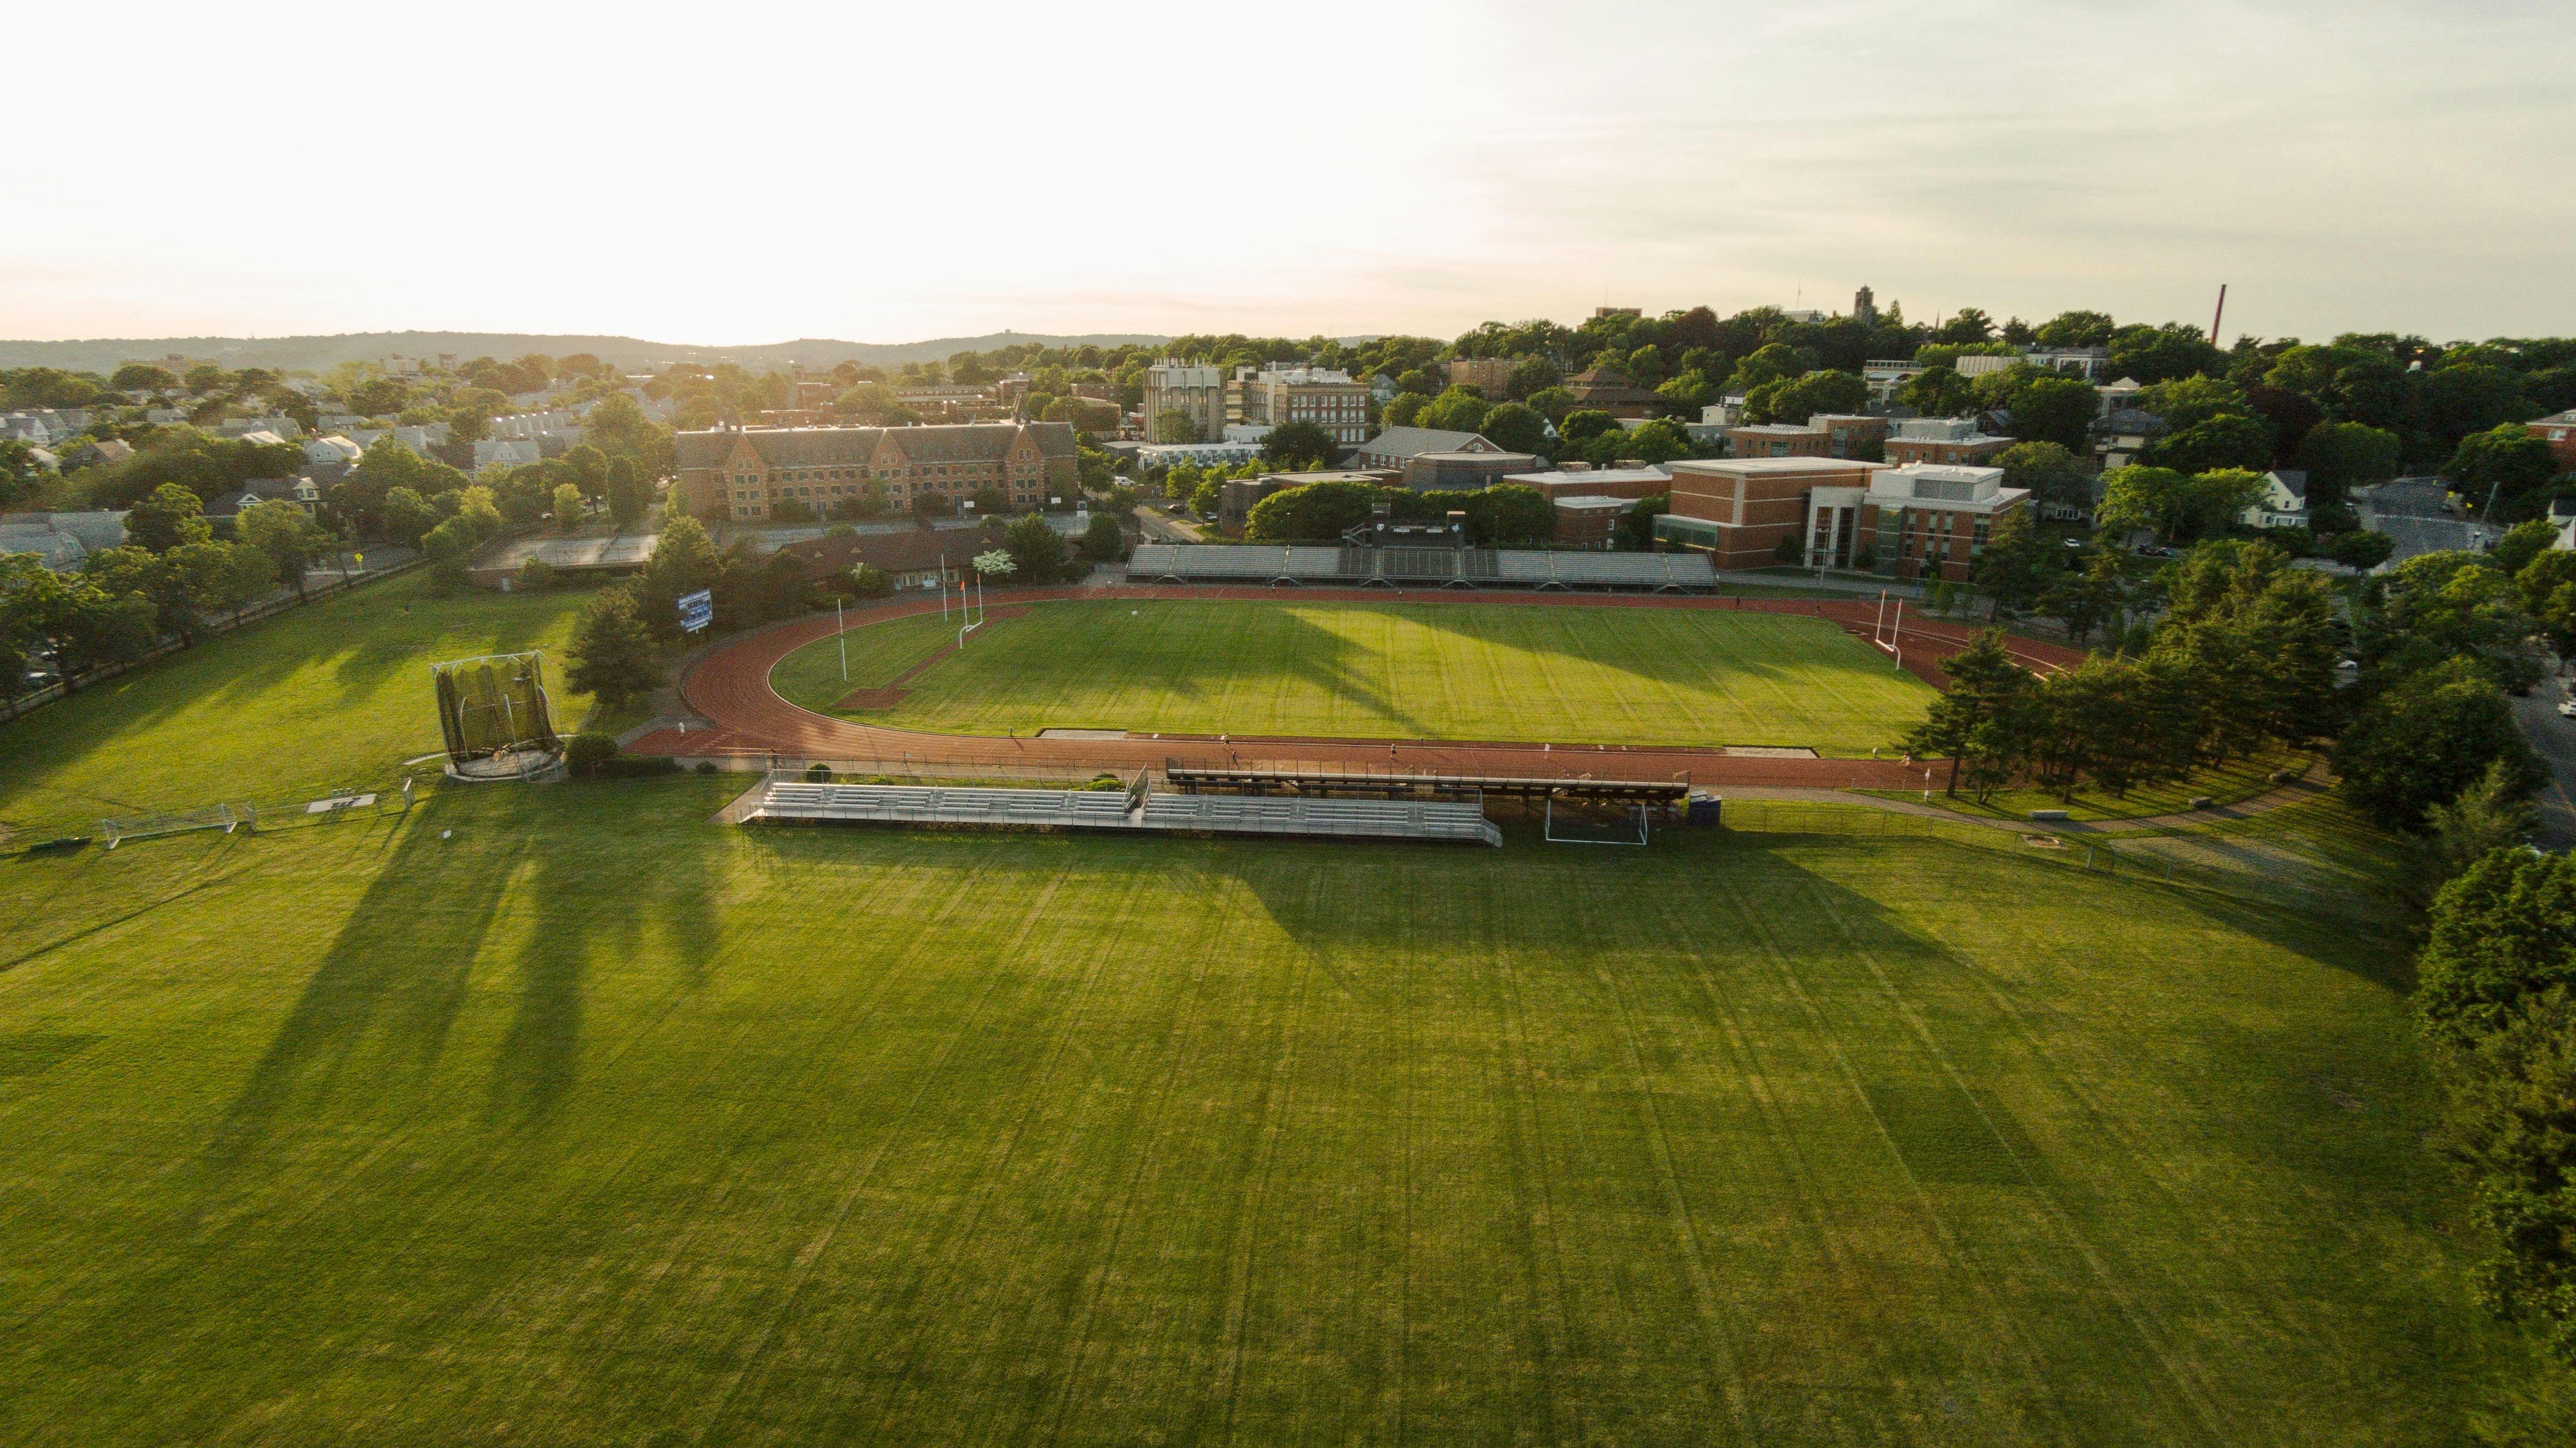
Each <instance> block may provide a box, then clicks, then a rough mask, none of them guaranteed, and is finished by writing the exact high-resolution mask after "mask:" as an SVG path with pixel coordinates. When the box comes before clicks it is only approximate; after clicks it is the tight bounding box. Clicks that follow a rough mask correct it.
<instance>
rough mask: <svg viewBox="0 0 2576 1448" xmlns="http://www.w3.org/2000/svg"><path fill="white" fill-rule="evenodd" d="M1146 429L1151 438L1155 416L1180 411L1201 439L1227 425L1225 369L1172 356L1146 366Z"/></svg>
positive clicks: (1219, 432)
mask: <svg viewBox="0 0 2576 1448" xmlns="http://www.w3.org/2000/svg"><path fill="white" fill-rule="evenodd" d="M1143 410H1144V414H1145V432H1146V437H1147V439H1148V440H1149V441H1150V440H1151V439H1152V436H1153V429H1154V423H1155V420H1156V419H1158V418H1160V417H1161V416H1162V415H1163V414H1164V413H1167V412H1177V413H1179V414H1181V415H1182V416H1183V417H1186V418H1188V419H1189V420H1190V424H1191V426H1193V427H1195V428H1197V429H1198V435H1199V436H1200V438H1202V439H1208V438H1214V437H1217V436H1219V435H1221V434H1222V433H1223V431H1224V429H1225V369H1224V368H1222V367H1202V366H1200V365H1198V364H1196V363H1191V362H1175V361H1172V360H1170V359H1169V358H1166V359H1164V360H1163V361H1160V362H1157V363H1155V364H1154V365H1153V366H1151V367H1148V368H1146V369H1145V406H1144V409H1143Z"/></svg>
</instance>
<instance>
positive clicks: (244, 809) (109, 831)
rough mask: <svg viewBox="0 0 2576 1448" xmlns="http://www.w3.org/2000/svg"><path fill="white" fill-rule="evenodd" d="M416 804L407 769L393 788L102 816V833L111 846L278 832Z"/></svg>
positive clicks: (403, 810)
mask: <svg viewBox="0 0 2576 1448" xmlns="http://www.w3.org/2000/svg"><path fill="white" fill-rule="evenodd" d="M411 807H412V781H411V778H410V776H408V775H406V776H405V777H404V778H403V781H402V782H401V783H400V784H398V785H394V786H391V787H389V788H384V789H335V790H333V791H331V792H329V793H327V794H325V795H323V796H322V797H320V798H318V799H305V800H289V801H285V802H283V803H278V804H265V805H254V804H246V803H241V802H238V801H233V800H226V801H223V802H221V803H217V804H210V805H205V806H202V807H200V808H197V809H187V810H173V811H169V812H167V813H162V814H148V815H129V816H126V817H124V818H120V819H103V820H100V821H99V822H98V838H99V842H100V843H101V844H102V845H103V846H105V847H106V848H108V849H111V850H112V849H115V848H116V847H117V846H118V845H121V844H123V843H125V842H126V841H128V840H147V839H155V838H158V837H160V836H163V835H178V834H186V833H189V832H190V831H193V830H222V831H223V832H224V833H225V834H228V835H229V834H231V833H233V832H234V831H236V830H245V831H249V832H251V833H254V834H273V833H275V832H277V831H279V830H286V829H300V828H303V827H306V826H309V825H325V824H337V823H339V822H341V821H343V820H350V819H360V818H375V817H380V816H383V815H389V814H403V813H406V812H408V811H409V810H410V809H411Z"/></svg>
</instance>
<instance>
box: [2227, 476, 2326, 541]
mask: <svg viewBox="0 0 2576 1448" xmlns="http://www.w3.org/2000/svg"><path fill="white" fill-rule="evenodd" d="M2236 520H2237V521H2238V522H2240V523H2243V524H2244V525H2245V526H2246V527H2248V528H2303V527H2305V526H2307V522H2308V475H2307V474H2306V473H2303V472H2299V471H2296V470H2294V469H2289V468H2276V469H2274V470H2273V471H2271V472H2268V473H2265V474H2264V475H2263V491H2262V492H2261V493H2259V494H2257V495H2255V498H2254V501H2253V502H2252V503H2250V504H2248V505H2247V506H2246V509H2245V511H2244V512H2242V513H2239V514H2237V515H2236Z"/></svg>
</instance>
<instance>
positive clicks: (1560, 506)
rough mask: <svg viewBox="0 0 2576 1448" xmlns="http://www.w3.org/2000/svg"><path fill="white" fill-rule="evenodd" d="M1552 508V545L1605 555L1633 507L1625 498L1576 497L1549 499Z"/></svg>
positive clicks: (1632, 502) (1579, 495) (1578, 495)
mask: <svg viewBox="0 0 2576 1448" xmlns="http://www.w3.org/2000/svg"><path fill="white" fill-rule="evenodd" d="M1551 501H1552V503H1553V504H1554V507H1555V509H1556V546H1558V547H1559V548H1579V549H1582V550H1584V551H1586V552H1592V553H1606V552H1608V551H1609V550H1610V545H1611V544H1612V543H1613V542H1615V541H1616V540H1617V539H1618V536H1619V520H1620V519H1621V518H1624V517H1626V516H1628V510H1629V509H1631V508H1633V507H1635V506H1637V505H1636V503H1635V502H1634V501H1633V500H1631V499H1628V498H1609V497H1602V496H1598V495H1595V494H1576V495H1574V496H1571V497H1561V498H1556V499H1553V500H1551Z"/></svg>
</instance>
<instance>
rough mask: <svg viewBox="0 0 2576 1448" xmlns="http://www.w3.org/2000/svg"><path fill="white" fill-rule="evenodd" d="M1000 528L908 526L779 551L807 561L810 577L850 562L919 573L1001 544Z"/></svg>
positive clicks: (959, 564) (809, 541) (958, 563)
mask: <svg viewBox="0 0 2576 1448" xmlns="http://www.w3.org/2000/svg"><path fill="white" fill-rule="evenodd" d="M1001 537H1002V530H1001V529H1000V527H998V526H994V525H987V526H985V527H982V528H941V529H938V530H936V531H934V530H931V529H926V528H907V529H905V530H904V531H902V532H900V533H857V534H845V535H843V536H841V537H837V538H830V537H826V538H805V539H800V540H799V541H797V542H794V543H789V544H787V545H785V546H783V547H781V548H780V549H779V550H778V551H779V552H781V553H785V554H789V555H792V556H793V557H794V558H795V559H796V561H797V562H799V563H802V564H803V565H805V575H806V576H807V577H808V578H822V577H826V576H828V575H830V574H834V573H844V572H847V571H848V570H849V569H850V568H851V567H852V566H853V565H855V564H860V563H864V564H867V565H868V566H869V567H871V568H882V569H884V570H885V571H886V572H888V573H920V572H924V571H926V570H929V569H933V568H937V567H938V566H939V565H940V562H941V560H942V559H943V558H945V560H946V561H947V564H948V566H949V567H951V568H963V567H965V566H966V560H967V559H969V558H972V557H974V556H975V555H976V554H977V553H979V552H983V551H985V550H986V549H990V548H994V547H997V546H999V544H1000V541H1001Z"/></svg>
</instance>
